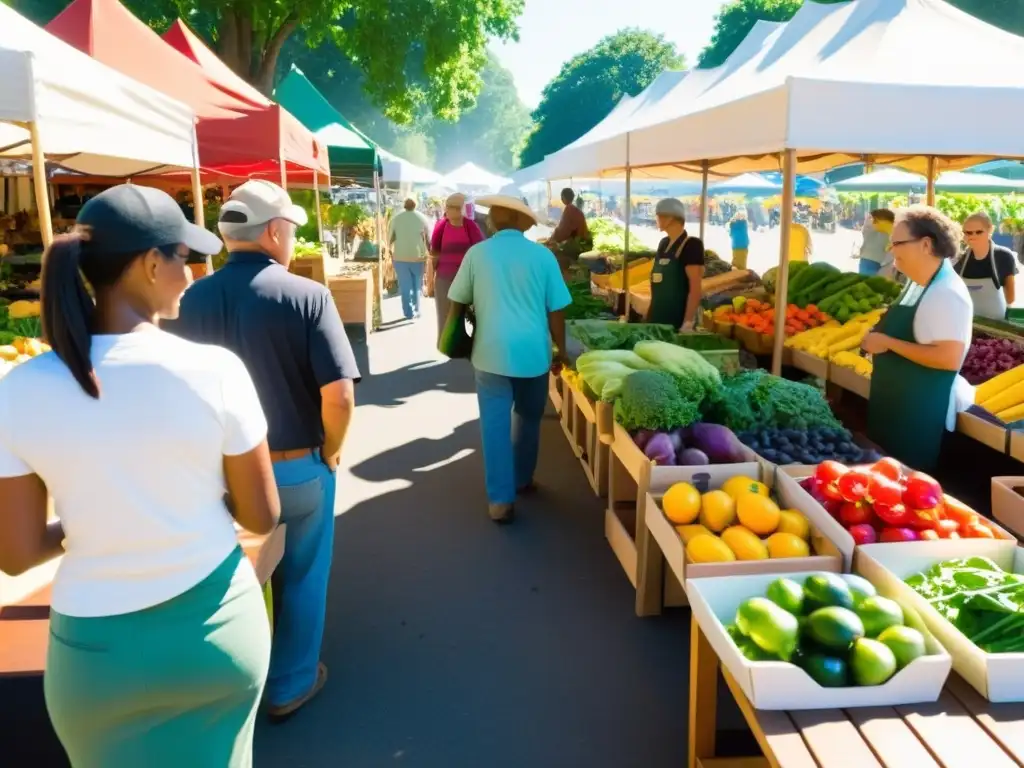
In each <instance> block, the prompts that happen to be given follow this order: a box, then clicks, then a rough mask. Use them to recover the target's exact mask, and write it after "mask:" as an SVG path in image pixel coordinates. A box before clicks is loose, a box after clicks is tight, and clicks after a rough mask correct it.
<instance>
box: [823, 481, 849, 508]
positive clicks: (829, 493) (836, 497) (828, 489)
mask: <svg viewBox="0 0 1024 768" xmlns="http://www.w3.org/2000/svg"><path fill="white" fill-rule="evenodd" d="M821 495H822V496H824V497H825V499H826V500H827V501H838V502H840V503H842V502H844V501H846V499H844V498H843V494H842V493H841V492H840V490H839V486H838V485H836V484H835V483H829V484H828V485H822V486H821Z"/></svg>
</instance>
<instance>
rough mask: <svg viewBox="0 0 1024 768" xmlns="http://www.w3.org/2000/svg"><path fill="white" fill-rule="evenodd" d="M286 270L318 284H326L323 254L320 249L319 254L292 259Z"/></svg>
mask: <svg viewBox="0 0 1024 768" xmlns="http://www.w3.org/2000/svg"><path fill="white" fill-rule="evenodd" d="M288 271H289V272H291V273H292V274H294V275H300V276H302V277H305V278H308V279H309V280H312V281H313V282H316V283H320V285H327V270H326V267H325V265H324V254H323V252H322V251H321V253H320V255H319V256H308V257H304V258H301V259H292V261H291V264H289V265H288Z"/></svg>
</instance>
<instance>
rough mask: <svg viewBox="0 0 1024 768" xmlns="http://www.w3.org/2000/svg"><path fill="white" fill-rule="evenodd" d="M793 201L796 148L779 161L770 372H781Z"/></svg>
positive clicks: (784, 338) (794, 197)
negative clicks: (779, 198)
mask: <svg viewBox="0 0 1024 768" xmlns="http://www.w3.org/2000/svg"><path fill="white" fill-rule="evenodd" d="M795 200H796V150H795V149H787V150H786V153H785V157H784V159H783V163H782V220H781V225H782V237H781V245H780V248H779V250H780V253H779V271H778V274H777V275H776V276H775V343H774V344H773V345H772V373H773V374H775V375H776V376H778V375H780V374H781V373H782V352H783V349H784V346H785V343H786V293H787V291H788V290H789V242H790V236H791V233H792V229H793V203H794V201H795Z"/></svg>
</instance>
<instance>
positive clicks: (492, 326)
mask: <svg viewBox="0 0 1024 768" xmlns="http://www.w3.org/2000/svg"><path fill="white" fill-rule="evenodd" d="M477 203H478V204H480V205H483V206H488V207H489V208H490V215H489V221H490V224H491V228H492V229H493V230H494V232H495V234H494V236H493V237H491V238H490V239H489V240H485V241H483V242H482V243H478V244H477V245H474V246H473V247H472V248H470V249H469V251H467V253H466V257H465V259H464V260H463V262H462V265H461V266H460V267H459V272H458V274H457V275H456V276H455V279H454V281H453V282H452V286H451V289H450V290H449V292H448V300H449V302H450V314H449V320H450V321H454V320H455V319H456V318H458V317H459V316H460V315H461V313H462V312H464V310H465V308H466V306H467V305H472V306H473V310H474V313H475V315H476V327H475V332H474V336H473V356H472V362H473V368H474V369H476V389H477V401H478V403H479V406H480V431H481V437H482V440H483V450H484V475H485V481H486V485H487V499H488V502H489V514H490V516H491V519H492V520H494V521H495V522H499V523H504V522H509V521H510V520H511V519H512V517H513V515H514V504H515V499H516V494H517V492H518V493H524V492H528V491H530V490H532V489H533V487H534V486H533V473H534V470H535V469H536V468H537V454H538V451H539V448H540V420H541V418H542V417H543V415H544V408H545V406H546V404H547V390H548V385H547V381H548V373H549V372H550V371H551V370H552V350H551V346H552V340H553V341H554V344H555V346H557V348H558V350H559V352H558V358H557V360H556V361H555V364H556V365H560V364H561V362H562V361H563V360H564V352H563V351H562V350H564V349H565V317H564V315H563V312H562V310H563V309H565V307H567V306H568V305H569V304H570V303H571V301H572V297H571V296H570V295H569V290H568V288H566V286H565V281H564V280H563V278H562V273H561V271H560V270H559V267H558V262H557V261H556V260H555V257H554V255H553V254H552V253H551V251H549V250H548V249H547V248H545V247H544V246H542V245H539V244H537V243H534V242H531V241H530V240H527V239H526V237H525V236H524V234H523V233H524V232H526V231H527V230H528V229H530V228H531V227H532V226H534V225H535V224H536V223H537V219H536V216H535V215H534V213H533V212H532V211H531V210H530V208H529V207H528V206H527V205H526V204H524V203H523V202H522V201H520V200H517V199H515V198H513V197H506V196H504V195H495V196H492V197H482V198H479V199H478V200H477Z"/></svg>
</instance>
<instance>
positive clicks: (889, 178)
mask: <svg viewBox="0 0 1024 768" xmlns="http://www.w3.org/2000/svg"><path fill="white" fill-rule="evenodd" d="M833 186H834V188H835V189H836V191H837V192H865V193H871V192H874V193H881V192H893V193H897V194H909V193H912V192H913V193H917V194H921V193H923V192H924V191H925V190H926V189H927V187H928V180H927V179H926V178H925V177H924V176H919V175H918V174H916V173H909V172H907V171H900V170H898V169H895V168H885V169H883V170H880V171H875V172H873V173H866V174H864V175H863V176H855V177H853V178H851V179H845V180H843V181H839V182H836V183H835V184H834V185H833ZM935 189H936V191H938V192H945V193H949V194H964V195H967V194H970V195H997V194H1009V193H1014V192H1024V181H1014V180H1012V179H1002V178H1000V177H998V176H989V175H987V174H984V173H966V172H962V171H947V172H945V173H940V174H939V175H938V177H937V178H936V180H935Z"/></svg>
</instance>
